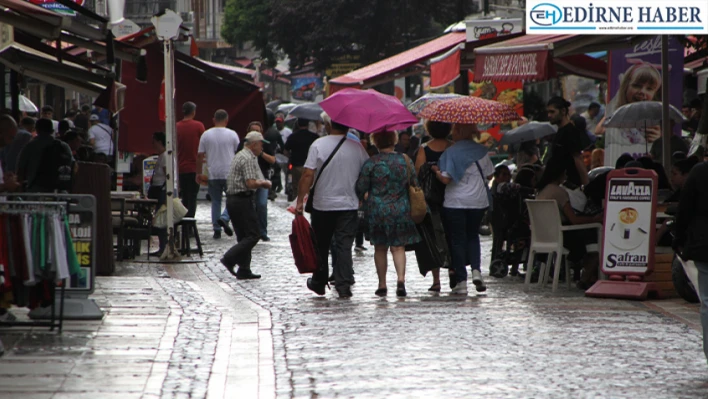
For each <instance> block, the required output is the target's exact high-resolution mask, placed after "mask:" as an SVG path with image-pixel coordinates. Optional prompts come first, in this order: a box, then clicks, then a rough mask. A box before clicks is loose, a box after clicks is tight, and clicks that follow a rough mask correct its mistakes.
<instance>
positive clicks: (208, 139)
mask: <svg viewBox="0 0 708 399" xmlns="http://www.w3.org/2000/svg"><path fill="white" fill-rule="evenodd" d="M239 142H240V140H239V138H238V134H236V132H234V131H233V130H231V129H229V128H227V127H213V128H211V129H209V130H207V131H206V132H204V134H202V138H201V139H199V150H198V151H197V152H199V153H200V154H202V153H204V154H206V158H207V168H208V169H209V180H224V179H226V176H228V175H229V169H230V168H231V161H232V160H233V159H234V154H236V150H237V149H238V143H239Z"/></svg>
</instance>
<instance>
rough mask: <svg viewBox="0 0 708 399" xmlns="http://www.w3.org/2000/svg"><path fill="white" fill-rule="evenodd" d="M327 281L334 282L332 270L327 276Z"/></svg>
mask: <svg viewBox="0 0 708 399" xmlns="http://www.w3.org/2000/svg"><path fill="white" fill-rule="evenodd" d="M327 281H329V282H330V283H333V282H334V272H332V274H331V275H330V276H329V278H328V279H327Z"/></svg>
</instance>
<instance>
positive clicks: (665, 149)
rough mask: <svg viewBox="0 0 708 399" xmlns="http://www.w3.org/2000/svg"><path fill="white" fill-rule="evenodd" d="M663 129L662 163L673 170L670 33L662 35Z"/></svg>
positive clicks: (665, 167) (666, 168)
mask: <svg viewBox="0 0 708 399" xmlns="http://www.w3.org/2000/svg"><path fill="white" fill-rule="evenodd" d="M661 102H662V104H661V131H662V135H661V136H662V138H663V140H662V143H661V144H662V146H661V149H662V152H661V153H662V157H661V158H662V160H661V161H662V162H661V163H662V164H663V165H664V170H666V171H667V172H671V135H672V134H674V132H673V131H671V120H670V119H669V35H661Z"/></svg>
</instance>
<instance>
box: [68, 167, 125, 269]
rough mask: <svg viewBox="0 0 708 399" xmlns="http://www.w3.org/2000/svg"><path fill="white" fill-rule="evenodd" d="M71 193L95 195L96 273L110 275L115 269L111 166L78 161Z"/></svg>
mask: <svg viewBox="0 0 708 399" xmlns="http://www.w3.org/2000/svg"><path fill="white" fill-rule="evenodd" d="M78 164H79V171H78V173H77V174H76V177H75V179H74V187H73V190H72V193H73V194H91V195H93V196H94V197H96V231H95V232H94V234H96V248H95V251H96V258H95V259H96V274H98V275H99V276H110V275H111V274H113V272H114V271H115V257H114V253H113V223H112V217H111V168H110V167H109V166H108V165H105V164H100V163H92V162H79V163H78Z"/></svg>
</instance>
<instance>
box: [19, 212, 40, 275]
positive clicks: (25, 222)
mask: <svg viewBox="0 0 708 399" xmlns="http://www.w3.org/2000/svg"><path fill="white" fill-rule="evenodd" d="M21 221H22V241H23V242H24V248H25V267H26V268H27V275H28V277H27V280H25V282H24V284H25V286H27V287H31V286H33V285H35V284H36V283H37V280H36V279H35V277H34V267H33V266H34V260H33V257H32V239H31V238H30V237H31V235H32V233H31V232H32V227H31V226H32V218H31V217H30V216H29V215H22V217H21Z"/></svg>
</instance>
